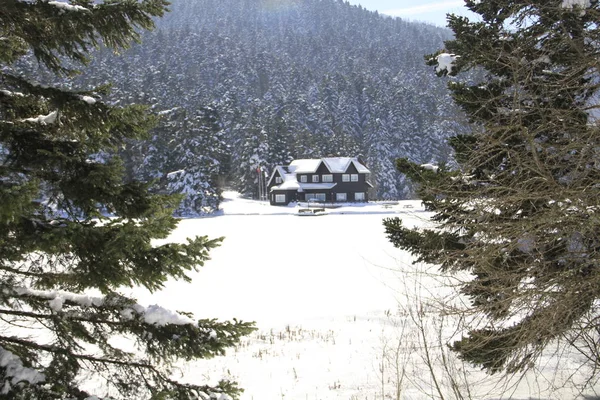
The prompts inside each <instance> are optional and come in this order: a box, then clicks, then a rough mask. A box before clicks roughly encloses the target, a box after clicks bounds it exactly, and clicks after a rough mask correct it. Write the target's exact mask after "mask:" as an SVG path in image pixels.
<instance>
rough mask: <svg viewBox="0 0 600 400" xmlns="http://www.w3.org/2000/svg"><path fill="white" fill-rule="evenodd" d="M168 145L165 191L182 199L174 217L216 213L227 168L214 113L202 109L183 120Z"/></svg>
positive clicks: (223, 147) (225, 155)
mask: <svg viewBox="0 0 600 400" xmlns="http://www.w3.org/2000/svg"><path fill="white" fill-rule="evenodd" d="M171 142H172V143H173V145H172V146H169V149H168V152H169V157H168V159H169V160H170V167H171V169H169V171H170V173H169V174H167V182H166V183H167V191H168V193H171V194H182V195H183V196H184V197H183V200H182V201H181V203H180V204H179V206H178V208H177V210H176V214H177V215H186V216H190V215H202V214H205V213H210V212H213V211H215V210H217V209H218V207H219V203H220V197H221V191H222V185H223V182H224V181H225V176H226V175H227V174H228V173H229V169H230V168H229V164H230V161H229V154H228V146H227V145H226V144H225V141H224V138H223V130H222V128H221V125H220V123H219V115H218V113H217V111H216V110H215V109H214V108H212V107H204V108H202V109H200V110H199V112H198V115H196V116H193V117H192V118H186V119H185V121H184V124H183V125H182V126H180V127H179V128H178V129H177V134H176V135H175V137H174V138H173V140H171Z"/></svg>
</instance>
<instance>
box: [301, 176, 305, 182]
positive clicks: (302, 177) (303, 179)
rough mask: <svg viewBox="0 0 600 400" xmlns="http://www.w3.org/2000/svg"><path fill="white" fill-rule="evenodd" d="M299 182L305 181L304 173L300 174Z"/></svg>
mask: <svg viewBox="0 0 600 400" xmlns="http://www.w3.org/2000/svg"><path fill="white" fill-rule="evenodd" d="M300 182H302V183H306V175H300Z"/></svg>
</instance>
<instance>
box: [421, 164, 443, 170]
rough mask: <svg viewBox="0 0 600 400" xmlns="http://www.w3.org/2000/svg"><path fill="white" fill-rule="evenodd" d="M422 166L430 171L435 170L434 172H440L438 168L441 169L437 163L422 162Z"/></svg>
mask: <svg viewBox="0 0 600 400" xmlns="http://www.w3.org/2000/svg"><path fill="white" fill-rule="evenodd" d="M420 167H421V168H423V169H426V170H428V171H433V172H438V170H439V169H440V167H438V166H437V165H433V164H421V165H420Z"/></svg>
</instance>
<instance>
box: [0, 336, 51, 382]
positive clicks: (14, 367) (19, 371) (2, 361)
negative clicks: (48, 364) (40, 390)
mask: <svg viewBox="0 0 600 400" xmlns="http://www.w3.org/2000/svg"><path fill="white" fill-rule="evenodd" d="M0 367H3V368H6V371H5V378H7V379H6V380H5V381H4V385H3V386H2V389H0V393H1V394H7V393H8V392H9V391H10V388H11V383H12V384H13V385H16V384H18V383H19V382H24V381H27V382H29V383H31V384H36V383H40V382H44V380H45V379H46V376H45V375H44V374H42V373H41V372H39V371H36V370H35V369H33V368H28V367H25V366H23V362H22V361H21V359H20V358H19V357H17V356H16V355H14V354H13V353H11V352H10V351H8V350H6V349H4V348H3V347H1V346H0Z"/></svg>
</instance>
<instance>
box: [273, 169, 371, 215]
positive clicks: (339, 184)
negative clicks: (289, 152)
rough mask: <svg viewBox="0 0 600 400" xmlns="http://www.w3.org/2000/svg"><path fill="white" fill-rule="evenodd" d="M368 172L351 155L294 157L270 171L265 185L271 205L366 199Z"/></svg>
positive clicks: (368, 184) (368, 186) (369, 184)
mask: <svg viewBox="0 0 600 400" xmlns="http://www.w3.org/2000/svg"><path fill="white" fill-rule="evenodd" d="M369 174H370V171H369V170H368V169H367V167H366V166H365V165H364V164H363V163H362V162H361V161H359V159H358V158H352V157H328V158H321V159H304V160H294V161H292V162H291V163H290V165H287V166H277V167H275V169H274V170H273V173H272V174H271V177H270V178H269V181H268V182H267V187H268V191H269V200H270V202H271V204H272V205H278V206H279V205H281V206H283V205H287V204H289V203H290V202H293V201H309V200H312V201H321V202H331V203H336V202H337V203H346V202H366V201H368V200H369V199H368V190H369V189H370V188H372V187H373V185H371V183H370V182H369V180H368V179H369Z"/></svg>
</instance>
